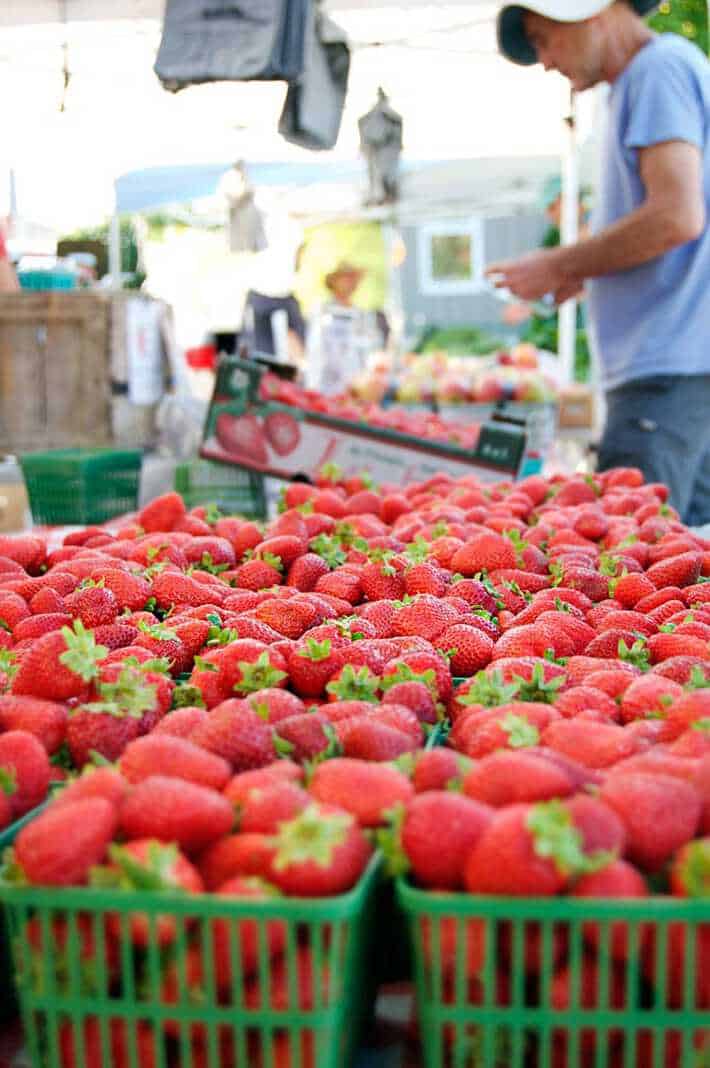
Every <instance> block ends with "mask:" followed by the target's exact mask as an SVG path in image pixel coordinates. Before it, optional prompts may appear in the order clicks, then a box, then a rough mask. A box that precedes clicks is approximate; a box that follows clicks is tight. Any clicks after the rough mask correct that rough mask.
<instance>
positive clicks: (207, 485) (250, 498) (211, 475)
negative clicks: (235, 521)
mask: <svg viewBox="0 0 710 1068" xmlns="http://www.w3.org/2000/svg"><path fill="white" fill-rule="evenodd" d="M175 489H176V490H177V492H178V493H179V494H180V495H181V496H182V498H183V500H184V501H185V504H186V505H187V507H188V508H195V507H196V506H197V505H201V504H216V505H217V506H218V507H219V508H220V510H221V511H223V512H224V513H225V514H227V515H242V516H245V517H246V518H248V519H263V518H264V517H265V516H266V494H265V490H264V476H263V475H261V474H259V473H258V472H257V471H247V470H246V469H245V468H242V467H234V466H233V465H232V464H218V463H210V461H209V460H192V461H190V462H189V463H183V464H179V465H178V466H177V468H176V470H175Z"/></svg>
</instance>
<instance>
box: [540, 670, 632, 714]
mask: <svg viewBox="0 0 710 1068" xmlns="http://www.w3.org/2000/svg"><path fill="white" fill-rule="evenodd" d="M624 681H626V677H625V680H624ZM555 708H556V709H557V711H558V712H559V713H560V714H561V715H562V716H564V718H565V719H574V718H575V717H576V716H579V715H581V714H582V713H584V712H587V711H593V712H596V713H598V714H599V715H601V716H602V717H603V718H604V719H605V720H608V721H609V722H613V721H614V720H616V719H618V716H619V706H618V705H617V704H616V702H615V701H614V700H613V699H612V698H611V697H609V695H608V694H607V693H605V692H604V690H602V689H598V688H597V687H596V686H591V685H586V686H571V687H570V688H569V689H568V690H565V691H564V692H563V693H560V694H558V695H557V697H556V698H555Z"/></svg>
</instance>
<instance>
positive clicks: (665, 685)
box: [620, 674, 683, 723]
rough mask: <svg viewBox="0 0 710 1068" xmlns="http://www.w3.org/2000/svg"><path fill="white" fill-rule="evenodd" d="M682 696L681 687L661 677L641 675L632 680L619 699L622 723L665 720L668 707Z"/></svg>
mask: <svg viewBox="0 0 710 1068" xmlns="http://www.w3.org/2000/svg"><path fill="white" fill-rule="evenodd" d="M682 696H683V687H682V686H679V685H678V683H677V682H673V681H672V679H664V678H663V677H662V676H661V675H654V674H648V675H641V677H640V678H637V679H634V680H633V681H632V683H631V685H630V686H629V687H628V689H627V690H625V691H624V694H623V696H622V698H621V705H620V718H621V722H622V723H631V721H632V720H635V719H665V718H666V716H667V713H668V711H669V708H670V706H671V705H672V704H673V703H674V701H676V700H677V698H679V697H682Z"/></svg>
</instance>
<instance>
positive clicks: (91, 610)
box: [64, 586, 120, 629]
mask: <svg viewBox="0 0 710 1068" xmlns="http://www.w3.org/2000/svg"><path fill="white" fill-rule="evenodd" d="M64 603H65V604H66V606H67V609H68V610H69V611H70V612H71V614H72V616H73V617H74V618H75V619H80V620H81V622H82V623H83V624H84V626H85V627H89V628H91V629H93V628H95V627H100V626H102V625H105V624H107V623H113V622H114V620H115V618H116V616H117V615H118V613H119V610H120V607H119V604H118V601H117V599H116V597H115V596H114V594H113V593H112V592H111V590H108V589H106V588H105V587H104V586H86V587H84V588H81V587H80V588H79V589H78V590H76V591H75V592H74V593H70V594H69V596H68V597H66V598H65V600H64Z"/></svg>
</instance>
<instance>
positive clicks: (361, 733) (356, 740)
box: [336, 716, 419, 762]
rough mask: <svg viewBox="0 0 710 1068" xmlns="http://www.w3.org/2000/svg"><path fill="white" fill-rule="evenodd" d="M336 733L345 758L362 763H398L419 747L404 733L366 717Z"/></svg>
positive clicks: (344, 726)
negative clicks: (389, 761) (397, 761)
mask: <svg viewBox="0 0 710 1068" xmlns="http://www.w3.org/2000/svg"><path fill="white" fill-rule="evenodd" d="M336 733H337V736H338V739H339V741H340V743H341V745H342V747H343V753H344V754H345V756H347V757H353V758H355V759H358V760H371V761H375V762H379V761H382V760H395V759H396V758H397V757H399V756H402V754H403V753H411V752H413V751H414V750H416V749H417V748H418V745H419V742H418V741H415V740H414V739H412V737H411V736H409V735H407V734H405V733H404V732H403V731H401V730H397V729H396V728H394V727H389V726H387V725H386V724H384V723H378V722H377V720H375V719H368V718H366V717H364V716H362V717H359V718H357V719H355V720H354V721H352V722H347V721H346V722H345V723H341V724H339V725H338V727H337V729H336Z"/></svg>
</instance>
